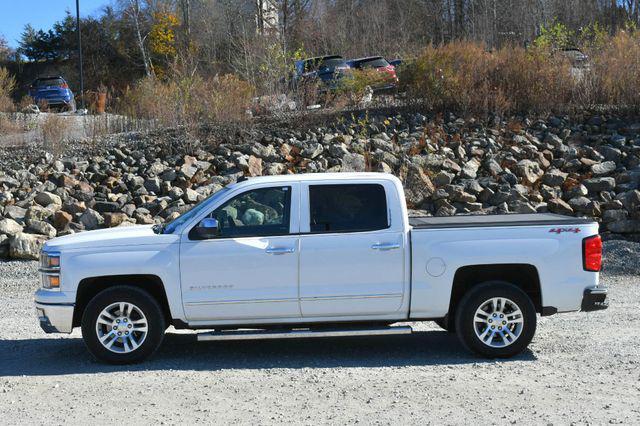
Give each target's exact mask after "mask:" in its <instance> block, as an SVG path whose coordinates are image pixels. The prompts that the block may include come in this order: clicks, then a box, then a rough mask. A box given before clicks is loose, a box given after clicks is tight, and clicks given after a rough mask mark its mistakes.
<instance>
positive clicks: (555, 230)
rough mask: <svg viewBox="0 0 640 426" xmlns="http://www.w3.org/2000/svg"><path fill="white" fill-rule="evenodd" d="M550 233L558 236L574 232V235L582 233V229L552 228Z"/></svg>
mask: <svg viewBox="0 0 640 426" xmlns="http://www.w3.org/2000/svg"><path fill="white" fill-rule="evenodd" d="M549 232H555V233H556V234H562V233H563V232H573V233H574V234H578V233H579V232H580V228H551V229H549Z"/></svg>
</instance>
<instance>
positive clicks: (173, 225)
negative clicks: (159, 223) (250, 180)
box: [161, 186, 230, 234]
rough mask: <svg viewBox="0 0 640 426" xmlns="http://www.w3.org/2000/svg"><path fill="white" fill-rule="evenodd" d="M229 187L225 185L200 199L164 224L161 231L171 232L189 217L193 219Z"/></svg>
mask: <svg viewBox="0 0 640 426" xmlns="http://www.w3.org/2000/svg"><path fill="white" fill-rule="evenodd" d="M229 189H230V187H229V186H227V187H226V188H222V189H221V190H220V191H218V192H215V193H213V194H211V195H210V196H208V197H207V198H205V199H204V200H202V201H200V202H199V203H198V204H196V205H195V206H194V207H193V208H192V209H191V210H189V211H188V212H186V213H183V214H181V215H180V216H178V217H177V218H175V219H174V220H172V221H171V222H169V223H167V224H165V225H164V227H162V228H161V229H162V231H161V233H162V234H172V233H173V232H174V231H175V230H176V229H178V227H180V226H181V225H182V224H184V223H186V222H189V221H190V220H191V219H193V218H194V217H196V216H198V215H199V214H200V213H202V211H203V210H204V209H206V208H208V207H209V206H210V205H211V203H212V202H213V201H214V200H216V199H218V198H220V197H222V196H223V195H224V194H225V193H227V192H229Z"/></svg>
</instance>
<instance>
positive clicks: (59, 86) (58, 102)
mask: <svg viewBox="0 0 640 426" xmlns="http://www.w3.org/2000/svg"><path fill="white" fill-rule="evenodd" d="M29 96H31V97H32V98H33V102H34V103H36V104H38V105H41V104H43V103H46V105H47V106H48V107H50V108H56V109H64V110H67V111H72V112H73V111H75V110H76V101H75V98H74V96H73V92H72V91H71V89H69V85H68V84H67V82H66V81H65V79H64V78H62V77H60V76H55V77H40V78H37V79H35V80H34V81H33V83H31V86H30V87H29Z"/></svg>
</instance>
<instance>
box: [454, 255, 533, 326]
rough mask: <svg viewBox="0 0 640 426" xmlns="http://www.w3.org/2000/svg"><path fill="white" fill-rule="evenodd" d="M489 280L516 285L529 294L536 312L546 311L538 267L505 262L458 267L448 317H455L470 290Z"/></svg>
mask: <svg viewBox="0 0 640 426" xmlns="http://www.w3.org/2000/svg"><path fill="white" fill-rule="evenodd" d="M488 281H498V282H504V283H507V284H512V285H515V286H516V287H518V288H520V289H521V290H522V291H524V292H525V293H526V294H527V296H529V298H530V299H531V301H532V302H533V306H534V307H535V309H536V312H538V313H544V308H543V306H542V290H541V286H540V275H539V273H538V269H537V268H536V267H535V266H534V265H531V264H526V263H504V264H488V265H468V266H463V267H460V268H458V270H456V273H455V275H454V278H453V285H452V287H451V298H450V301H449V311H448V313H447V317H446V318H454V317H455V311H456V308H457V306H458V304H459V303H460V300H461V299H462V298H463V297H464V295H465V294H466V293H467V292H468V291H469V290H471V289H472V288H473V287H475V286H477V285H479V284H482V283H484V282H488Z"/></svg>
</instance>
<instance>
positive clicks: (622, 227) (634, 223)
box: [607, 219, 640, 234]
mask: <svg viewBox="0 0 640 426" xmlns="http://www.w3.org/2000/svg"><path fill="white" fill-rule="evenodd" d="M607 229H608V230H609V231H611V232H616V233H620V234H638V233H640V220H633V219H626V220H618V221H616V222H611V223H609V224H607Z"/></svg>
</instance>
